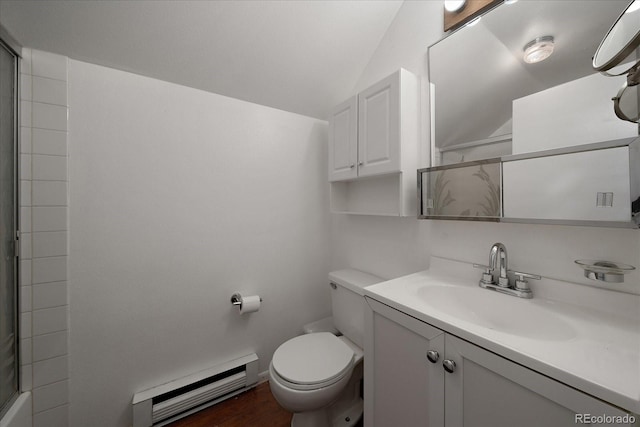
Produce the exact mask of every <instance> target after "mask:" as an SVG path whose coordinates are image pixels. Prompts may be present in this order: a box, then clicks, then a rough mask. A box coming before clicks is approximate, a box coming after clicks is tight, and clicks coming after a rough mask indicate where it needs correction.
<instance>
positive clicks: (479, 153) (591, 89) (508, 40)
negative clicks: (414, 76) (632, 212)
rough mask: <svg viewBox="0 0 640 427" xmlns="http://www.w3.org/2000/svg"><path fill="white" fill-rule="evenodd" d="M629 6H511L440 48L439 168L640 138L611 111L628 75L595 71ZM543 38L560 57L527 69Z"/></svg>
mask: <svg viewBox="0 0 640 427" xmlns="http://www.w3.org/2000/svg"><path fill="white" fill-rule="evenodd" d="M628 5H629V0H601V1H597V0H593V1H582V2H574V1H543V0H540V1H517V2H515V3H512V2H509V3H508V4H507V3H506V2H505V3H502V4H499V5H498V6H496V7H495V8H494V9H492V10H490V11H489V12H487V13H486V14H484V15H483V16H482V19H481V20H480V21H479V22H477V23H476V24H475V25H473V26H467V27H463V28H461V29H460V30H458V31H455V32H453V33H451V34H449V35H448V36H446V37H445V38H444V39H442V40H441V41H439V42H438V43H436V44H434V45H432V46H431V47H430V48H429V53H428V56H429V80H430V82H431V85H432V86H431V96H432V108H431V112H432V122H431V123H432V132H433V134H432V138H431V141H432V150H431V153H432V159H431V160H432V163H431V165H432V166H439V165H446V164H451V163H459V162H464V161H470V160H479V159H487V158H492V157H500V156H504V155H510V154H522V153H532V152H537V151H542V150H550V149H558V148H562V147H569V146H574V145H581V144H591V143H598V142H602V141H608V140H615V139H620V138H628V137H633V136H636V135H638V127H637V125H634V124H632V123H628V122H624V121H622V120H619V119H618V118H617V117H616V115H615V113H614V111H613V108H612V103H611V97H612V95H613V94H615V93H616V92H617V91H618V90H619V88H620V87H621V86H622V85H623V84H624V82H625V81H626V79H625V76H619V77H606V76H604V75H601V74H600V73H598V72H597V71H595V70H594V69H593V66H592V56H593V55H594V53H595V52H596V50H597V49H598V46H599V44H600V42H601V40H602V37H603V35H604V34H607V32H608V31H609V29H610V28H611V25H612V23H614V22H616V20H617V19H618V17H619V16H620V15H621V13H622V12H623V11H624V10H625V9H626V8H627V6H628ZM545 36H550V37H552V38H553V41H552V43H553V53H552V55H551V56H550V57H548V58H547V59H546V60H543V61H541V62H537V63H526V62H525V60H524V58H523V53H524V52H523V49H524V47H525V46H526V45H527V44H528V43H529V42H531V41H533V40H536V39H537V38H542V37H545ZM548 40H549V39H548V38H547V41H548ZM604 53H605V49H602V55H603V56H602V58H605V56H604ZM632 55H635V53H632ZM633 92H634V93H637V91H633ZM625 96H626V95H625ZM621 102H622V101H621ZM636 114H637V113H636Z"/></svg>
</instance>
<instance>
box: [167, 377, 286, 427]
mask: <svg viewBox="0 0 640 427" xmlns="http://www.w3.org/2000/svg"><path fill="white" fill-rule="evenodd" d="M291 417H292V414H291V413H290V412H287V411H285V410H284V409H282V407H280V405H278V402H276V400H275V399H274V398H273V395H272V394H271V390H270V389H269V383H268V382H264V383H262V384H258V386H256V387H255V388H253V389H251V390H249V391H246V392H244V393H242V394H240V395H238V396H235V397H232V398H231V399H228V400H225V401H223V402H220V403H219V404H217V405H214V406H211V407H210V408H207V409H204V410H202V411H200V412H198V413H196V414H193V415H190V416H188V417H185V418H182V419H181V420H178V421H176V422H174V423H171V424H169V426H168V427H253V426H255V427H289V426H290V425H291Z"/></svg>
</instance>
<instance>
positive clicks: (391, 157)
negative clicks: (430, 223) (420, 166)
mask: <svg viewBox="0 0 640 427" xmlns="http://www.w3.org/2000/svg"><path fill="white" fill-rule="evenodd" d="M418 110H419V89H418V78H417V77H416V76H415V75H414V74H412V73H410V72H409V71H407V70H404V69H400V70H398V71H397V72H395V73H393V74H392V75H390V76H388V77H386V78H385V79H383V80H381V81H380V82H378V83H376V84H374V85H373V86H371V87H369V88H367V89H365V90H364V91H362V92H360V93H359V94H357V95H354V96H353V97H351V98H349V99H348V100H347V101H345V102H343V103H342V104H340V105H338V106H337V107H336V108H334V110H333V111H332V113H331V115H330V117H329V181H330V182H331V211H332V212H336V213H356V214H370V215H395V216H405V215H414V213H415V202H414V200H413V199H414V194H415V185H416V184H415V175H414V170H415V168H416V165H417V156H418V135H419V131H418V117H419V113H418Z"/></svg>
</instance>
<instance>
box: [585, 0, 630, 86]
mask: <svg viewBox="0 0 640 427" xmlns="http://www.w3.org/2000/svg"><path fill="white" fill-rule="evenodd" d="M639 42H640V1H639V0H635V1H633V2H632V3H631V4H629V6H628V7H627V8H625V10H624V11H623V12H622V14H621V15H620V16H619V17H618V19H617V20H616V21H615V22H614V24H613V25H612V26H611V29H610V30H609V31H608V32H607V34H606V35H605V36H604V38H603V39H602V43H600V46H598V50H597V51H596V53H595V55H594V56H593V68H594V69H596V70H597V71H602V72H605V73H608V74H609V75H616V76H617V75H620V74H626V73H627V72H628V71H629V69H630V68H631V67H626V68H622V70H616V71H615V72H611V71H610V70H612V69H613V68H614V67H616V66H617V65H618V64H621V63H629V61H627V58H628V57H629V55H630V54H632V53H633V52H634V51H635V50H636V48H637V47H638V43H639ZM633 65H635V61H633V62H631V66H633Z"/></svg>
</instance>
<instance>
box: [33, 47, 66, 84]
mask: <svg viewBox="0 0 640 427" xmlns="http://www.w3.org/2000/svg"><path fill="white" fill-rule="evenodd" d="M31 61H32V65H31V70H32V71H31V73H32V74H33V75H34V76H40V77H49V78H51V79H58V80H64V81H66V80H67V57H66V56H60V55H56V54H54V53H49V52H43V51H40V50H33V51H32V52H31Z"/></svg>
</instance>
